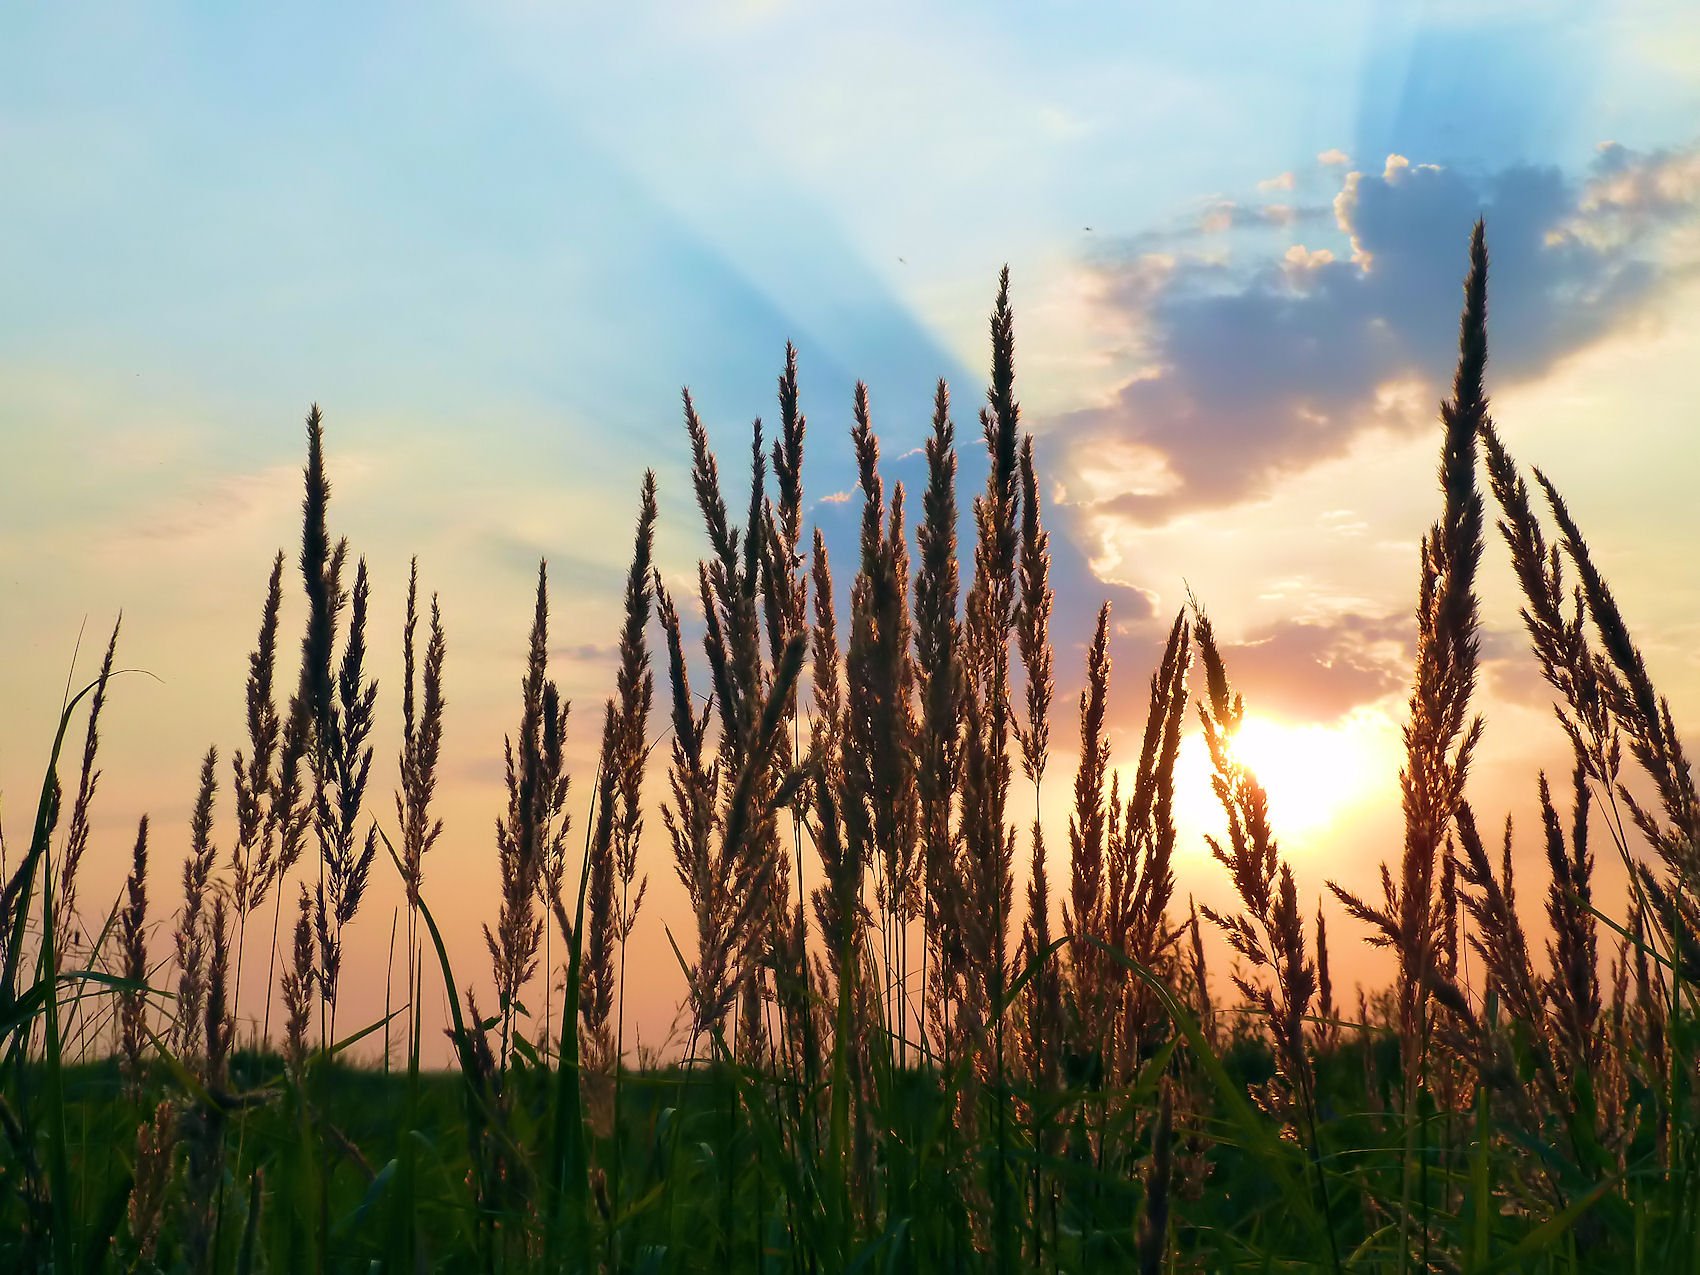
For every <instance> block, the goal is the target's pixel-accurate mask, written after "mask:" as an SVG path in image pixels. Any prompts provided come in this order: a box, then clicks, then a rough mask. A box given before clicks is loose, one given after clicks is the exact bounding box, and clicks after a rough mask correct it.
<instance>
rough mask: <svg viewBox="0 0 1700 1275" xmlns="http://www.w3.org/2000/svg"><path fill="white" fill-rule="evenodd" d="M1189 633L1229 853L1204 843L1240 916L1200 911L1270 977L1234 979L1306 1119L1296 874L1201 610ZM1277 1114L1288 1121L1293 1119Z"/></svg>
mask: <svg viewBox="0 0 1700 1275" xmlns="http://www.w3.org/2000/svg"><path fill="white" fill-rule="evenodd" d="M1195 605H1196V604H1195ZM1193 632H1194V633H1195V635H1196V636H1197V639H1198V651H1199V655H1200V657H1201V659H1202V661H1203V664H1204V675H1205V684H1206V699H1205V702H1203V703H1201V704H1200V705H1199V717H1200V718H1201V719H1202V721H1203V723H1204V742H1205V745H1206V747H1207V748H1208V749H1209V751H1210V762H1211V767H1212V770H1213V772H1214V773H1213V774H1212V776H1211V786H1212V787H1213V788H1214V789H1215V791H1216V796H1217V799H1218V800H1219V801H1220V802H1221V803H1222V809H1223V811H1224V812H1225V813H1226V815H1227V819H1228V844H1227V845H1226V846H1224V845H1223V844H1222V842H1221V841H1220V840H1218V839H1217V838H1216V837H1214V836H1206V838H1205V840H1206V842H1207V843H1208V844H1209V846H1210V853H1211V854H1212V855H1213V856H1214V857H1215V859H1216V861H1217V862H1218V863H1220V864H1221V865H1222V866H1223V867H1225V868H1227V869H1228V872H1229V874H1230V876H1231V877H1232V878H1233V882H1234V889H1235V891H1236V892H1237V893H1238V894H1239V896H1240V902H1241V905H1242V907H1243V909H1244V910H1243V911H1241V912H1239V913H1235V914H1232V915H1224V914H1223V913H1220V912H1217V911H1216V910H1215V909H1214V908H1210V907H1204V908H1202V909H1201V910H1202V911H1203V913H1204V915H1205V916H1206V917H1208V918H1209V919H1210V920H1211V921H1213V922H1215V924H1216V925H1217V926H1218V927H1220V929H1221V930H1222V933H1223V934H1224V935H1225V936H1226V938H1227V940H1228V943H1229V945H1230V946H1231V947H1232V948H1233V949H1234V950H1235V951H1236V952H1238V953H1239V954H1240V956H1241V957H1242V958H1244V960H1245V961H1246V962H1247V964H1248V965H1250V966H1251V968H1252V969H1253V970H1267V971H1268V972H1269V975H1270V979H1269V981H1268V982H1267V983H1265V982H1263V981H1254V978H1253V977H1251V976H1248V975H1245V974H1240V973H1236V974H1235V975H1234V984H1235V986H1237V987H1238V988H1239V989H1240V994H1241V995H1242V996H1244V997H1245V999H1246V1000H1247V1001H1248V1002H1249V1003H1250V1004H1252V1005H1254V1006H1256V1007H1257V1008H1258V1009H1259V1010H1261V1011H1262V1013H1263V1014H1264V1016H1265V1017H1266V1018H1267V1019H1268V1022H1269V1029H1270V1034H1271V1035H1272V1036H1273V1037H1274V1040H1275V1051H1276V1059H1277V1062H1278V1064H1279V1067H1280V1073H1281V1076H1282V1079H1283V1080H1284V1081H1285V1083H1286V1085H1287V1086H1288V1087H1289V1088H1290V1090H1291V1092H1292V1095H1293V1098H1294V1099H1296V1101H1297V1103H1298V1104H1299V1107H1300V1113H1299V1114H1301V1115H1303V1116H1305V1117H1307V1118H1308V1117H1309V1116H1310V1115H1311V1112H1310V1110H1309V1102H1310V1093H1311V1091H1312V1080H1313V1077H1312V1075H1311V1068H1310V1061H1309V1056H1308V1055H1307V1053H1306V1051H1305V1047H1304V1019H1305V1015H1306V1014H1307V1013H1308V1012H1309V1010H1310V1004H1311V1000H1312V998H1313V997H1314V996H1315V995H1316V967H1315V966H1314V965H1313V964H1312V963H1311V961H1310V959H1309V957H1308V956H1307V954H1306V952H1305V942H1304V929H1303V924H1302V922H1301V920H1300V917H1299V906H1298V891H1297V888H1296V886H1295V884H1294V881H1293V871H1292V868H1291V867H1290V866H1289V865H1288V864H1286V863H1284V862H1283V861H1282V860H1281V856H1280V851H1279V849H1278V847H1277V845H1276V842H1275V835H1274V832H1273V830H1272V829H1271V828H1270V825H1269V798H1268V794H1267V793H1266V792H1265V791H1264V788H1263V785H1262V784H1261V783H1259V782H1258V779H1257V776H1256V775H1255V774H1254V773H1253V772H1252V771H1251V770H1250V769H1249V768H1247V767H1246V766H1245V765H1244V764H1242V763H1241V762H1240V761H1239V760H1238V759H1237V758H1236V757H1235V756H1234V752H1233V739H1234V735H1235V733H1236V732H1237V731H1238V730H1239V727H1240V722H1241V721H1242V720H1243V719H1244V716H1245V705H1244V702H1243V701H1242V700H1241V698H1240V696H1239V695H1238V694H1236V693H1235V692H1234V691H1233V690H1232V688H1231V686H1230V685H1229V682H1228V675H1227V670H1226V668H1225V667H1224V665H1223V663H1222V656H1221V653H1220V652H1219V651H1218V649H1217V646H1216V635H1215V631H1214V629H1213V627H1212V625H1211V623H1210V617H1209V616H1207V615H1205V614H1204V612H1203V610H1202V609H1199V610H1197V611H1196V613H1195V618H1194V622H1193ZM1279 1114H1283V1115H1285V1116H1286V1117H1287V1118H1288V1119H1291V1118H1292V1114H1291V1113H1290V1112H1284V1113H1279Z"/></svg>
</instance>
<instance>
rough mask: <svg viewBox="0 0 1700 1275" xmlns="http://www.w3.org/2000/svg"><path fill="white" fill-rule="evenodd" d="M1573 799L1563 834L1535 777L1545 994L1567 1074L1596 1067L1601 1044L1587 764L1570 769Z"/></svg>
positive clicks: (1545, 788)
mask: <svg viewBox="0 0 1700 1275" xmlns="http://www.w3.org/2000/svg"><path fill="white" fill-rule="evenodd" d="M1571 782H1572V791H1573V793H1574V805H1573V807H1572V815H1571V827H1570V836H1569V838H1568V840H1567V839H1566V837H1565V835H1564V828H1563V827H1562V825H1561V824H1560V823H1559V818H1558V811H1557V810H1556V809H1554V807H1553V801H1552V790H1551V789H1550V788H1549V787H1548V785H1547V778H1546V775H1544V774H1543V775H1542V776H1541V778H1540V798H1541V824H1542V828H1543V830H1544V832H1545V834H1546V851H1547V864H1548V866H1549V867H1550V868H1551V870H1552V884H1551V888H1550V889H1549V890H1548V892H1547V922H1548V924H1549V925H1550V926H1551V928H1552V937H1551V938H1550V939H1549V940H1548V941H1547V959H1548V962H1549V964H1550V966H1551V971H1552V972H1551V975H1550V977H1549V978H1548V980H1547V996H1548V999H1549V1001H1550V1002H1551V1006H1552V1017H1553V1035H1554V1040H1555V1044H1556V1045H1557V1047H1558V1053H1559V1057H1560V1058H1561V1059H1562V1060H1563V1062H1564V1065H1565V1069H1566V1070H1567V1071H1568V1072H1569V1074H1570V1075H1571V1077H1572V1078H1574V1077H1577V1076H1579V1075H1582V1074H1588V1075H1592V1074H1594V1073H1595V1072H1597V1071H1598V1070H1599V1067H1600V1062H1601V1050H1602V1046H1603V1044H1604V1042H1603V1040H1602V1038H1601V1036H1600V1033H1599V1020H1600V1012H1601V1004H1600V976H1599V937H1598V922H1597V921H1596V920H1595V919H1594V914H1593V911H1592V906H1593V897H1594V896H1593V875H1594V856H1593V853H1592V852H1591V851H1590V850H1589V848H1588V811H1589V806H1590V800H1589V794H1588V773H1587V768H1586V767H1585V766H1584V765H1582V764H1580V763H1578V764H1577V766H1576V768H1575V771H1574V772H1573V775H1572V781H1571Z"/></svg>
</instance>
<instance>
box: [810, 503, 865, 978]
mask: <svg viewBox="0 0 1700 1275" xmlns="http://www.w3.org/2000/svg"><path fill="white" fill-rule="evenodd" d="M811 575H812V580H813V584H814V613H815V619H814V625H813V628H812V629H811V632H810V641H809V650H810V652H811V665H810V683H811V690H812V695H813V699H814V709H815V717H814V724H813V727H812V732H811V742H810V759H811V765H812V767H813V771H814V782H813V784H812V785H811V787H812V788H813V795H814V813H815V823H814V843H815V848H816V851H817V852H818V853H819V855H820V861H821V872H822V876H823V878H824V880H823V883H822V884H821V885H819V886H817V887H816V888H815V890H814V893H813V895H812V896H811V898H812V902H813V905H814V913H815V922H816V924H817V925H818V926H819V928H820V933H821V939H822V942H823V944H824V946H825V949H826V957H825V964H824V966H823V969H822V971H821V976H820V977H819V979H818V980H817V981H818V983H819V985H820V991H821V995H822V999H823V1000H826V1001H827V1002H828V1003H829V1004H830V998H831V997H832V995H833V993H834V991H835V990H836V989H837V988H838V986H839V982H840V974H841V972H842V970H843V962H844V960H845V959H846V956H847V955H849V954H853V953H854V951H855V950H856V947H855V941H856V934H857V933H858V931H859V928H860V926H861V923H862V906H861V899H860V889H861V883H862V870H863V866H864V861H863V860H862V858H861V857H860V856H861V850H862V843H861V842H860V841H855V842H852V841H851V840H850V839H849V838H848V836H847V835H846V830H845V826H844V817H843V814H842V806H843V804H844V790H845V785H846V783H847V780H846V778H845V775H844V764H843V749H842V743H843V740H842V731H843V715H844V706H843V694H842V690H841V687H840V685H839V681H840V677H839V652H838V627H837V618H836V615H835V613H834V610H833V603H832V565H831V562H830V560H829V558H828V556H827V551H826V539H825V537H823V536H822V535H821V532H820V528H818V527H817V528H815V535H814V554H813V567H812V572H811ZM850 959H855V958H854V956H853V955H851V956H850Z"/></svg>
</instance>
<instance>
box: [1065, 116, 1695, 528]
mask: <svg viewBox="0 0 1700 1275" xmlns="http://www.w3.org/2000/svg"><path fill="white" fill-rule="evenodd" d="M1697 211H1700V160H1697V159H1696V156H1695V152H1693V151H1690V150H1684V151H1671V152H1654V153H1648V154H1637V153H1635V152H1633V151H1629V150H1628V149H1626V148H1624V147H1619V146H1610V147H1607V148H1604V149H1603V150H1602V151H1601V152H1600V153H1599V154H1598V155H1597V156H1596V158H1595V160H1594V162H1593V164H1592V166H1591V167H1590V169H1589V170H1588V171H1587V173H1586V174H1585V175H1583V176H1582V177H1581V178H1580V179H1576V178H1572V177H1568V176H1566V175H1565V174H1564V173H1563V172H1561V171H1560V170H1558V169H1557V168H1552V167H1532V166H1514V167H1508V168H1503V169H1500V170H1497V171H1489V172H1470V171H1465V170H1461V169H1452V168H1446V167H1441V166H1438V165H1434V164H1428V163H1420V162H1413V161H1411V160H1410V159H1408V158H1406V157H1405V156H1401V155H1393V156H1389V157H1388V158H1387V160H1386V161H1385V163H1384V164H1383V165H1382V166H1381V170H1380V171H1379V172H1364V171H1359V170H1352V171H1350V172H1348V173H1346V174H1345V176H1344V179H1343V181H1342V182H1341V185H1340V188H1339V191H1338V194H1337V195H1336V197H1335V199H1334V202H1333V212H1334V217H1335V220H1336V227H1335V229H1334V230H1331V231H1326V232H1321V233H1319V234H1318V235H1316V236H1307V240H1306V242H1301V243H1296V244H1295V243H1291V242H1289V243H1287V244H1285V245H1280V246H1271V245H1270V244H1269V243H1268V235H1267V233H1265V234H1263V235H1261V236H1251V235H1246V236H1244V237H1243V238H1242V237H1239V236H1231V237H1230V239H1229V242H1228V244H1227V245H1226V247H1227V251H1224V250H1223V249H1222V248H1217V249H1215V250H1213V251H1212V252H1210V253H1205V252H1202V251H1196V250H1195V251H1190V252H1189V251H1184V250H1180V247H1179V244H1178V243H1177V242H1176V240H1178V239H1180V238H1181V237H1180V236H1178V235H1177V236H1175V237H1174V238H1173V239H1172V240H1171V244H1172V246H1171V250H1169V251H1166V252H1161V253H1154V252H1152V251H1150V250H1149V242H1147V243H1146V244H1142V245H1138V246H1135V247H1134V248H1133V250H1131V251H1129V252H1127V253H1125V254H1123V255H1122V256H1120V257H1119V258H1112V259H1109V260H1107V261H1105V262H1103V263H1102V264H1101V265H1100V267H1099V268H1100V271H1101V275H1102V280H1103V285H1104V286H1103V289H1102V293H1101V295H1102V297H1103V298H1104V303H1105V304H1106V306H1108V307H1109V308H1110V309H1111V310H1112V311H1114V312H1116V313H1115V314H1114V317H1115V318H1116V319H1117V320H1118V321H1122V322H1125V323H1127V324H1128V326H1129V327H1130V328H1131V329H1134V330H1137V331H1140V332H1142V333H1143V334H1144V336H1145V348H1143V349H1140V350H1136V351H1133V352H1132V353H1131V356H1130V358H1129V377H1128V379H1127V381H1126V382H1125V383H1124V384H1123V385H1122V386H1121V388H1120V390H1119V391H1118V392H1117V393H1116V394H1115V396H1114V398H1113V400H1112V401H1110V402H1108V403H1107V404H1105V405H1102V406H1098V407H1094V408H1091V409H1087V410H1083V411H1078V412H1074V413H1071V414H1069V415H1067V416H1064V417H1062V418H1060V419H1058V420H1056V421H1054V422H1053V423H1052V426H1053V428H1054V430H1055V432H1056V436H1057V437H1058V439H1059V441H1060V442H1061V443H1062V450H1063V452H1064V454H1065V456H1066V457H1067V461H1068V465H1069V468H1070V470H1071V478H1072V479H1073V481H1070V482H1069V489H1070V491H1071V492H1073V493H1076V495H1077V499H1076V501H1075V502H1074V503H1076V504H1077V505H1078V506H1080V507H1081V508H1082V509H1083V510H1085V511H1086V512H1088V513H1090V514H1095V515H1097V516H1100V517H1114V518H1117V519H1123V520H1127V521H1129V522H1131V523H1132V524H1134V525H1144V526H1150V525H1156V524H1161V523H1164V522H1166V521H1168V520H1170V519H1172V518H1174V517H1175V516H1177V515H1180V514H1182V513H1186V512H1189V511H1198V510H1205V509H1211V508H1220V507H1224V506H1229V505H1233V504H1235V503H1237V502H1240V501H1243V500H1246V499H1248V498H1255V497H1258V496H1260V495H1261V494H1263V493H1265V492H1267V491H1268V490H1269V489H1270V488H1271V487H1272V486H1273V484H1274V483H1275V482H1276V481H1277V480H1278V479H1280V478H1281V477H1282V476H1284V475H1288V474H1291V473H1294V472H1297V471H1300V470H1303V469H1306V468H1308V467H1309V466H1311V465H1314V464H1316V463H1318V462H1320V461H1322V460H1325V459H1328V458H1330V457H1334V456H1338V455H1340V454H1342V453H1343V452H1344V451H1345V450H1346V449H1347V448H1348V447H1349V446H1350V445H1351V444H1352V443H1353V442H1354V441H1355V440H1356V439H1357V438H1359V437H1361V436H1362V435H1363V434H1365V433H1366V432H1368V431H1370V430H1374V429H1378V428H1379V429H1386V430H1390V431H1394V432H1407V431H1410V430H1412V429H1414V428H1416V427H1419V426H1420V425H1423V424H1426V423H1427V421H1428V420H1429V418H1430V416H1431V415H1432V408H1431V405H1432V403H1433V402H1434V401H1436V400H1437V399H1438V398H1439V397H1440V395H1441V393H1442V391H1443V388H1444V384H1445V378H1446V376H1447V375H1448V373H1449V372H1450V368H1451V365H1452V362H1453V359H1454V355H1453V349H1452V347H1453V341H1454V340H1455V338H1454V336H1453V331H1454V329H1455V327H1456V318H1457V310H1458V304H1459V301H1458V298H1459V293H1458V288H1459V280H1460V279H1461V277H1462V271H1463V262H1464V248H1465V242H1466V236H1467V235H1468V232H1469V227H1470V225H1471V223H1472V222H1473V221H1474V220H1475V219H1476V217H1477V216H1485V217H1486V220H1487V225H1488V243H1489V249H1490V254H1491V257H1492V262H1493V266H1492V270H1493V281H1494V282H1493V289H1492V295H1493V311H1492V314H1493V320H1494V328H1493V348H1494V370H1495V374H1496V382H1497V383H1498V384H1500V385H1505V384H1507V383H1511V382H1516V381H1519V380H1524V379H1529V378H1533V377H1536V376H1538V375H1540V374H1541V373H1543V372H1544V371H1546V370H1547V369H1549V368H1550V367H1552V366H1553V365H1554V364H1555V363H1556V362H1557V361H1559V360H1561V359H1563V358H1565V357H1566V356H1567V355H1570V354H1572V353H1574V352H1576V351H1579V350H1581V349H1583V348H1585V347H1587V346H1589V345H1591V344H1592V343H1594V342H1595V341H1597V340H1599V339H1600V338H1602V337H1603V336H1605V335H1607V334H1608V333H1610V332H1612V331H1614V330H1616V329H1617V328H1618V327H1619V325H1621V324H1623V323H1624V322H1627V321H1630V320H1632V319H1634V318H1635V317H1637V316H1639V315H1641V314H1643V313H1644V312H1646V311H1647V310H1648V309H1649V308H1650V307H1651V306H1652V305H1653V304H1654V303H1655V302H1656V301H1657V300H1658V299H1659V298H1660V297H1661V296H1662V294H1663V293H1664V292H1665V291H1666V290H1667V289H1668V288H1669V287H1670V286H1671V284H1672V283H1673V282H1674V281H1675V280H1676V279H1678V278H1680V277H1682V275H1683V274H1684V273H1685V272H1686V271H1687V270H1688V269H1690V268H1691V265H1692V260H1691V258H1690V255H1689V254H1690V252H1691V251H1692V245H1690V246H1689V247H1688V248H1683V247H1681V246H1680V237H1679V236H1678V235H1674V234H1672V233H1671V232H1672V230H1673V229H1675V228H1679V227H1682V226H1684V225H1685V224H1688V223H1692V222H1693V220H1694V217H1695V214H1696V212H1697ZM1239 212H1240V210H1239V207H1238V205H1236V204H1235V203H1234V202H1233V201H1231V200H1227V199H1222V200H1218V201H1216V202H1215V203H1214V204H1213V205H1212V206H1211V208H1210V209H1209V210H1207V214H1206V216H1207V218H1210V217H1213V218H1215V221H1214V222H1213V223H1211V224H1210V225H1209V226H1208V227H1205V226H1200V227H1199V229H1206V228H1208V229H1211V230H1214V231H1216V233H1218V234H1222V235H1226V234H1228V232H1230V231H1234V230H1238V229H1241V228H1243V227H1244V225H1245V224H1246V223H1245V222H1244V220H1243V219H1242V218H1241V217H1240V216H1239ZM1324 240H1329V241H1332V242H1330V243H1324V242H1323V241H1324ZM1142 248H1143V249H1144V250H1140V249H1142ZM1694 255H1696V256H1700V253H1695V254H1694ZM1395 391H1396V392H1395ZM1118 449H1119V450H1118ZM1117 455H1122V456H1127V457H1137V459H1138V468H1139V470H1140V472H1142V473H1145V474H1147V475H1150V474H1153V473H1156V474H1160V475H1162V476H1163V481H1161V482H1142V483H1138V484H1132V485H1130V486H1129V487H1127V488H1124V489H1123V490H1122V491H1120V492H1112V491H1108V490H1106V486H1107V484H1106V483H1104V482H1103V481H1102V480H1101V478H1100V480H1099V481H1090V480H1088V478H1089V476H1090V475H1092V474H1093V472H1094V470H1099V471H1101V470H1102V469H1103V467H1104V464H1105V461H1106V458H1107V457H1115V456H1117Z"/></svg>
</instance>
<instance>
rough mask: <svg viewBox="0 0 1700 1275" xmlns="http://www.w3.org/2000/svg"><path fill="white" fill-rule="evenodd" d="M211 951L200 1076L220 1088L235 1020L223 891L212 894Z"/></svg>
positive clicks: (227, 925) (227, 1065)
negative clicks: (202, 1067)
mask: <svg viewBox="0 0 1700 1275" xmlns="http://www.w3.org/2000/svg"><path fill="white" fill-rule="evenodd" d="M211 937H212V951H211V953H210V959H209V960H208V962H207V1021H206V1041H207V1056H206V1065H205V1068H204V1071H203V1076H204V1078H205V1080H206V1083H207V1084H208V1085H213V1086H218V1087H220V1088H222V1087H223V1086H224V1084H225V1082H226V1080H227V1079H228V1076H227V1073H228V1070H229V1065H230V1047H231V1045H232V1044H233V1043H234V1040H235V1027H236V1024H235V1021H234V1019H233V1018H232V1017H231V1010H230V976H231V969H230V907H229V903H228V902H227V900H226V899H225V897H224V894H223V892H222V891H221V892H219V893H215V894H214V895H213V904H212V932H211Z"/></svg>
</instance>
